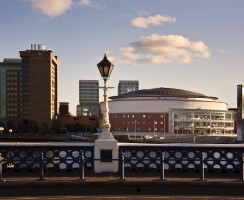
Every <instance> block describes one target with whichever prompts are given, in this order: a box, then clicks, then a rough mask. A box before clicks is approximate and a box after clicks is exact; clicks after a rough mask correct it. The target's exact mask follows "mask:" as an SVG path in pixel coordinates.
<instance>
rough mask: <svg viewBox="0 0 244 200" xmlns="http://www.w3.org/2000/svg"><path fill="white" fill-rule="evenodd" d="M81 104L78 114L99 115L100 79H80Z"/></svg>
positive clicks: (78, 107)
mask: <svg viewBox="0 0 244 200" xmlns="http://www.w3.org/2000/svg"><path fill="white" fill-rule="evenodd" d="M79 103H80V104H79V105H77V116H97V112H98V104H99V83H98V80H80V81H79Z"/></svg>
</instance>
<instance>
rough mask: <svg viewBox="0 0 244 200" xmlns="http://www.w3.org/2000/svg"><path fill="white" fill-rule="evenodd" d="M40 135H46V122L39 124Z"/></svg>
mask: <svg viewBox="0 0 244 200" xmlns="http://www.w3.org/2000/svg"><path fill="white" fill-rule="evenodd" d="M40 131H41V134H43V135H44V134H47V132H48V123H47V122H42V123H41V128H40Z"/></svg>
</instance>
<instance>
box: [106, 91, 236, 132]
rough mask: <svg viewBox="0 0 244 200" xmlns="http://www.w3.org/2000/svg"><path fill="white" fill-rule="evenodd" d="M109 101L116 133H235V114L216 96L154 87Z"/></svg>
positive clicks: (112, 123)
mask: <svg viewBox="0 0 244 200" xmlns="http://www.w3.org/2000/svg"><path fill="white" fill-rule="evenodd" d="M110 99H111V100H110V101H109V102H108V104H109V118H110V123H111V131H113V132H114V133H116V132H124V133H126V132H142V133H148V132H161V133H163V132H166V133H168V132H169V133H175V134H205V135H213V134H220V135H224V134H234V128H235V127H234V126H235V119H236V116H235V115H236V112H234V111H228V109H227V103H225V102H222V101H218V98H217V97H211V96H206V95H203V94H200V93H196V92H192V91H187V90H181V89H174V88H154V89H146V90H137V91H134V92H130V93H126V94H123V95H120V96H113V97H110ZM101 106H102V105H101Z"/></svg>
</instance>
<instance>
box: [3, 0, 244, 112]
mask: <svg viewBox="0 0 244 200" xmlns="http://www.w3.org/2000/svg"><path fill="white" fill-rule="evenodd" d="M243 8H244V1H243V0H234V1H233V0H214V1H213V0H204V1H200V0H199V1H196V0H0V61H1V60H3V58H15V57H18V52H19V51H20V50H21V51H23V50H26V49H30V46H31V44H45V45H46V48H48V49H51V50H52V51H53V53H54V55H57V56H58V57H59V101H60V102H69V103H70V112H71V113H73V114H76V105H77V104H79V80H99V84H100V86H103V80H102V78H101V76H100V73H99V71H98V69H97V63H99V62H100V61H101V60H102V59H103V56H104V53H106V54H107V56H108V58H109V60H110V61H112V62H113V64H114V65H115V67H114V70H113V72H112V74H111V77H110V80H109V82H108V85H109V86H110V87H114V89H111V90H109V95H111V96H114V95H117V88H118V82H119V80H138V81H139V89H150V88H159V87H168V88H178V89H185V90H190V91H194V92H198V93H202V94H205V95H208V96H215V97H218V98H219V100H220V101H224V102H227V103H228V104H229V107H236V101H237V100H236V93H237V92H236V91H237V85H238V84H244V76H243V75H244V39H243V37H244V26H243V22H244V12H243ZM102 93H103V91H102V90H101V91H100V94H101V95H100V96H101V98H100V100H101V101H102Z"/></svg>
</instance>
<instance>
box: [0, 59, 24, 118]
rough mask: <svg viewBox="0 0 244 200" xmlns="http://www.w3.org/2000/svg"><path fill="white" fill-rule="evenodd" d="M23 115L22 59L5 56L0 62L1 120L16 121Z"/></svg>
mask: <svg viewBox="0 0 244 200" xmlns="http://www.w3.org/2000/svg"><path fill="white" fill-rule="evenodd" d="M20 116H21V59H20V58H16V59H10V58H5V59H4V60H3V62H2V63H0V120H6V119H7V118H8V119H12V120H14V121H16V120H17V119H19V118H20Z"/></svg>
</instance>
